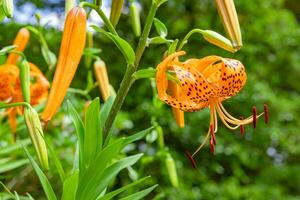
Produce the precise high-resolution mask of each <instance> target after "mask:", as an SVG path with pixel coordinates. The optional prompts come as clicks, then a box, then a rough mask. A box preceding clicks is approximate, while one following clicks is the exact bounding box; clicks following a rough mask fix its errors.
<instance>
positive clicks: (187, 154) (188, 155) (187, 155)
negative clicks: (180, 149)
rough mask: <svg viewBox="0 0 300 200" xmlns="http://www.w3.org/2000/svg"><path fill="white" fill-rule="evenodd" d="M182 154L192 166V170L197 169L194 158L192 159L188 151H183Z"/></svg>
mask: <svg viewBox="0 0 300 200" xmlns="http://www.w3.org/2000/svg"><path fill="white" fill-rule="evenodd" d="M184 154H185V155H186V157H187V158H188V159H189V160H190V162H191V164H192V166H193V168H194V169H196V168H197V165H196V161H195V160H194V158H193V157H192V155H191V154H190V152H189V151H188V150H185V151H184Z"/></svg>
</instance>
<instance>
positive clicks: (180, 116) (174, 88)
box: [168, 81, 184, 128]
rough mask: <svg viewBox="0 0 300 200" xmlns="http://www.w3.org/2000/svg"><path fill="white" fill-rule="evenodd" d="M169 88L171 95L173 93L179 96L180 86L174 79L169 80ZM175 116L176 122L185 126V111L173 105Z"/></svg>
mask: <svg viewBox="0 0 300 200" xmlns="http://www.w3.org/2000/svg"><path fill="white" fill-rule="evenodd" d="M168 85H169V90H170V93H171V95H173V96H174V97H175V98H178V97H179V89H180V88H179V86H178V85H177V84H176V83H173V82H172V81H169V83H168ZM172 112H173V116H174V118H175V120H176V124H177V125H178V126H179V127H180V128H183V127H184V112H183V111H182V110H179V109H178V108H174V107H172Z"/></svg>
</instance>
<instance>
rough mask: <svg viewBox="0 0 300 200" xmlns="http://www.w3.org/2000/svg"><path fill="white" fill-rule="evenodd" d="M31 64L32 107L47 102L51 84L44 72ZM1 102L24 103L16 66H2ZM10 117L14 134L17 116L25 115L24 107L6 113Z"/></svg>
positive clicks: (0, 72)
mask: <svg viewBox="0 0 300 200" xmlns="http://www.w3.org/2000/svg"><path fill="white" fill-rule="evenodd" d="M29 64H30V78H31V84H30V96H31V102H30V104H31V105H37V104H39V103H40V102H41V101H43V100H45V98H46V97H47V95H48V88H49V82H48V80H47V79H46V78H45V77H44V75H43V74H42V72H41V71H40V70H39V69H38V67H37V66H35V65H34V64H32V63H29ZM0 101H5V102H7V103H16V102H22V101H23V95H22V89H21V83H20V79H19V68H18V67H17V66H16V65H8V64H4V65H0ZM4 114H5V115H8V117H9V123H10V126H11V129H12V132H13V133H15V132H16V127H17V122H16V116H17V114H19V115H21V114H23V108H22V107H13V108H9V109H7V110H6V112H5V113H4Z"/></svg>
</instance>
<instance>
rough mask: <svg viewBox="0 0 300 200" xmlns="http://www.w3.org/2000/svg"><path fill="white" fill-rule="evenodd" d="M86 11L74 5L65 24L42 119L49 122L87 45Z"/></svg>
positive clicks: (61, 100) (62, 98)
mask: <svg viewBox="0 0 300 200" xmlns="http://www.w3.org/2000/svg"><path fill="white" fill-rule="evenodd" d="M85 37H86V12H85V10H84V9H83V8H80V7H74V8H73V9H71V11H70V12H69V13H68V15H67V18H66V22H65V25H64V32H63V36H62V41H61V46H60V51H59V57H58V61H57V66H56V70H55V74H54V79H53V83H52V86H51V89H50V94H49V98H48V101H47V105H46V108H45V110H44V112H43V114H42V120H43V121H44V122H48V121H50V120H51V118H52V117H53V115H54V114H55V113H56V111H57V110H58V108H59V107H60V105H61V103H62V102H63V100H64V97H65V95H66V93H67V90H68V88H69V86H70V84H71V81H72V80H73V77H74V75H75V72H76V70H77V67H78V64H79V61H80V59H81V56H82V53H83V49H84V46H85Z"/></svg>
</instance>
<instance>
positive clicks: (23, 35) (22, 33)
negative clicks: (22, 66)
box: [6, 28, 30, 65]
mask: <svg viewBox="0 0 300 200" xmlns="http://www.w3.org/2000/svg"><path fill="white" fill-rule="evenodd" d="M29 37H30V33H29V31H28V30H27V29H26V28H21V29H20V30H19V32H18V34H17V36H16V38H15V40H14V43H13V44H14V45H17V48H16V49H15V50H16V51H21V52H22V51H24V49H25V47H26V45H27V42H28V40H29ZM19 58H20V56H19V55H18V54H15V53H10V54H9V55H8V58H7V60H6V64H12V65H15V64H16V63H17V62H18V59H19Z"/></svg>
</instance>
